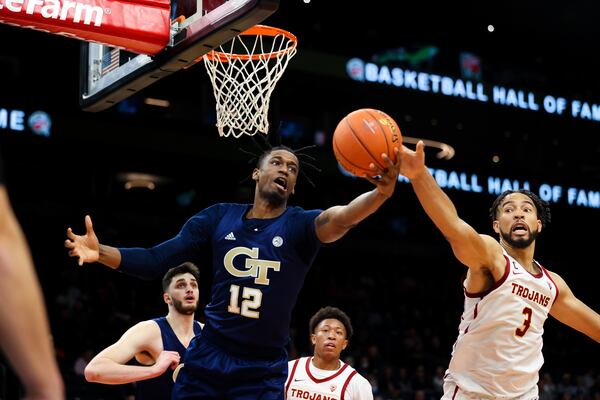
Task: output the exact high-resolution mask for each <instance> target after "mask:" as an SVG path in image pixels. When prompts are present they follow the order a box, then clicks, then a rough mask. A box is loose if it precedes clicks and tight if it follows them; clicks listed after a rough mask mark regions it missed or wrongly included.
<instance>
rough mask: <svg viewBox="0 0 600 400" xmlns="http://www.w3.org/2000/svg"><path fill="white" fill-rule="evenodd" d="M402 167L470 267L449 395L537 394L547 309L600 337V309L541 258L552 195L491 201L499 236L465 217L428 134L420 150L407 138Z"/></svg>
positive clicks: (523, 399) (520, 193) (508, 195)
mask: <svg viewBox="0 0 600 400" xmlns="http://www.w3.org/2000/svg"><path fill="white" fill-rule="evenodd" d="M400 173H401V174H403V175H404V176H406V177H407V178H408V179H409V180H410V182H411V184H412V186H413V189H414V191H415V193H416V195H417V197H418V199H419V201H420V203H421V205H422V206H423V208H424V210H425V212H426V213H427V215H428V216H429V217H430V218H431V220H432V221H433V222H434V223H435V225H436V226H437V228H438V229H439V230H440V231H441V232H442V233H443V235H444V237H445V238H446V239H447V240H448V242H449V243H450V245H451V246H452V250H453V251H454V255H455V256H456V258H457V259H458V260H459V261H460V262H462V263H463V264H464V265H466V266H467V267H468V271H467V275H466V278H465V281H464V292H465V303H464V306H465V309H464V313H463V315H462V320H461V323H460V326H459V336H458V339H457V341H456V343H455V345H454V349H453V351H452V360H451V361H450V366H449V368H448V371H447V373H446V377H445V380H444V381H445V384H444V396H443V399H453V400H459V399H519V400H528V399H537V398H538V387H537V382H538V372H539V370H540V368H541V366H542V364H543V361H544V359H543V356H542V333H543V324H544V322H545V321H546V319H547V317H548V314H550V315H552V316H553V317H554V318H556V319H557V320H559V321H560V322H562V323H564V324H566V325H568V326H570V327H571V328H574V329H576V330H578V331H580V332H582V333H584V334H586V335H587V336H589V337H590V338H592V339H594V340H596V341H597V342H600V314H598V313H596V312H595V311H594V310H592V309H591V308H589V307H588V306H586V305H585V304H584V303H583V302H581V301H580V300H579V299H577V298H576V297H575V296H574V295H573V292H572V291H571V290H570V289H569V287H568V286H567V284H566V283H565V281H564V280H563V279H562V278H561V277H560V276H559V275H558V274H556V273H553V272H550V271H548V270H546V269H545V268H543V267H542V266H541V265H540V264H539V263H538V262H536V261H534V252H535V240H536V238H537V235H538V234H539V233H540V232H541V231H542V229H543V228H545V227H546V225H547V224H548V223H549V222H550V210H549V208H548V203H546V202H544V201H542V200H540V199H539V198H538V196H536V195H535V194H533V193H531V192H529V191H527V190H517V191H512V190H511V191H506V192H504V193H502V194H501V195H500V196H498V198H497V199H496V200H495V201H494V203H493V205H492V207H491V209H490V214H491V217H492V221H493V229H494V231H495V232H496V234H498V236H499V241H498V240H496V239H495V238H493V237H491V236H488V235H481V234H479V233H477V232H476V231H475V230H474V229H473V228H472V227H471V226H470V225H468V224H467V223H465V222H464V221H463V220H462V219H460V218H459V216H458V215H457V212H456V209H455V207H454V205H453V204H452V202H451V201H450V199H449V198H448V196H446V194H445V193H444V192H443V190H442V189H441V188H440V187H439V186H438V184H437V183H436V181H435V179H434V178H433V176H432V175H431V174H430V173H429V171H428V169H427V168H426V166H425V153H424V145H423V142H419V143H418V144H417V149H416V151H412V150H409V149H408V148H406V147H405V146H403V148H402V150H401V152H400Z"/></svg>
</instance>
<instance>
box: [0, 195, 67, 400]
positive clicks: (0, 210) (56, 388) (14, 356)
mask: <svg viewBox="0 0 600 400" xmlns="http://www.w3.org/2000/svg"><path fill="white" fill-rule="evenodd" d="M0 276H1V278H0V293H1V295H0V296H1V298H2V300H1V301H0V347H1V348H2V350H3V351H4V353H5V354H6V356H7V357H8V360H9V361H10V363H11V365H12V366H13V368H14V370H15V372H16V373H17V375H18V376H19V378H20V380H21V382H22V383H23V386H24V388H25V392H26V395H27V399H29V400H33V399H36V400H41V399H44V400H55V399H56V400H58V399H64V387H63V382H62V379H61V376H60V373H59V370H58V365H57V364H56V358H55V355H54V348H53V346H52V339H51V336H50V327H49V324H48V319H47V317H46V307H45V306H44V300H43V297H42V291H41V288H40V285H39V283H38V280H37V276H36V274H35V269H34V267H33V261H32V259H31V255H30V252H29V248H28V246H27V242H26V240H25V237H24V235H23V232H22V231H21V227H20V226H19V223H18V221H17V219H16V217H15V215H14V213H13V210H12V207H11V205H10V202H9V198H8V195H7V193H6V189H5V187H4V186H3V185H0Z"/></svg>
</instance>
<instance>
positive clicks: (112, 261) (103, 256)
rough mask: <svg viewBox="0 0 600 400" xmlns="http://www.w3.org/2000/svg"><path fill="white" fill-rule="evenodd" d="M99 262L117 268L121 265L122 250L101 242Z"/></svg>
mask: <svg viewBox="0 0 600 400" xmlns="http://www.w3.org/2000/svg"><path fill="white" fill-rule="evenodd" d="M98 262H99V263H101V264H104V265H106V266H107V267H110V268H112V269H117V268H119V266H120V265H121V252H120V251H119V249H117V248H116V247H111V246H107V245H104V244H101V245H100V247H99V258H98Z"/></svg>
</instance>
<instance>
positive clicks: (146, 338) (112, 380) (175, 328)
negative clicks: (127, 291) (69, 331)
mask: <svg viewBox="0 0 600 400" xmlns="http://www.w3.org/2000/svg"><path fill="white" fill-rule="evenodd" d="M199 276H200V272H199V271H198V268H197V267H196V266H195V265H194V264H192V263H190V262H186V263H183V264H181V265H179V266H177V267H175V268H171V269H170V270H169V271H167V273H166V274H165V276H164V278H163V281H162V286H163V299H164V301H165V303H167V305H168V307H169V313H168V314H167V316H166V317H161V318H155V319H151V320H148V321H143V322H140V323H138V324H137V325H134V326H133V327H131V328H130V329H129V330H127V332H125V333H124V334H123V336H121V338H120V339H119V340H118V341H117V342H116V343H114V344H112V345H110V346H109V347H107V348H106V349H104V350H102V351H101V352H100V353H98V355H96V356H95V357H94V358H93V359H92V361H90V363H89V364H88V365H87V367H86V368H85V378H86V379H87V380H88V381H89V382H97V383H105V384H115V385H116V384H124V383H130V382H137V384H136V387H135V398H136V399H137V400H151V399H156V400H162V399H170V398H171V392H172V389H173V370H174V369H175V368H176V367H177V366H178V364H179V362H180V360H181V358H183V355H184V353H185V350H186V348H187V346H188V344H189V342H190V341H191V340H192V338H193V337H194V336H196V335H197V334H199V333H200V330H201V325H200V323H199V322H198V321H195V320H194V313H195V312H196V307H197V305H198V281H199V280H200V278H199ZM134 358H135V359H136V361H137V363H138V365H128V363H129V362H130V361H131V360H132V359H134Z"/></svg>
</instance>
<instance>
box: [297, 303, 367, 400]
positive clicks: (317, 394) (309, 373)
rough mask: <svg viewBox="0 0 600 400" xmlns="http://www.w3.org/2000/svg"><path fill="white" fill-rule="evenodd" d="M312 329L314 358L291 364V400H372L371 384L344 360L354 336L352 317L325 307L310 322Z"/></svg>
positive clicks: (303, 358)
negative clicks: (342, 358)
mask: <svg viewBox="0 0 600 400" xmlns="http://www.w3.org/2000/svg"><path fill="white" fill-rule="evenodd" d="M308 327H309V334H310V341H311V343H312V345H313V348H314V351H313V356H312V357H302V358H298V359H296V360H293V361H290V362H289V365H288V370H289V375H288V379H287V382H286V384H285V393H286V396H287V397H286V398H287V400H294V399H317V398H319V399H330V400H340V399H345V400H372V399H373V389H372V388H371V384H370V383H369V381H368V380H366V379H365V378H364V377H363V376H361V375H360V374H359V373H358V372H357V371H356V370H355V369H354V368H352V367H351V366H350V365H348V364H346V363H344V362H343V361H342V360H340V355H341V353H342V351H344V350H345V349H346V347H348V343H349V341H350V339H351V338H352V333H353V329H352V323H351V322H350V318H349V317H348V315H346V313H345V312H343V311H342V310H340V309H339V308H336V307H329V306H328V307H323V308H321V309H320V310H319V311H317V312H316V313H315V315H313V316H312V317H311V318H310V321H309V323H308Z"/></svg>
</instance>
